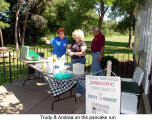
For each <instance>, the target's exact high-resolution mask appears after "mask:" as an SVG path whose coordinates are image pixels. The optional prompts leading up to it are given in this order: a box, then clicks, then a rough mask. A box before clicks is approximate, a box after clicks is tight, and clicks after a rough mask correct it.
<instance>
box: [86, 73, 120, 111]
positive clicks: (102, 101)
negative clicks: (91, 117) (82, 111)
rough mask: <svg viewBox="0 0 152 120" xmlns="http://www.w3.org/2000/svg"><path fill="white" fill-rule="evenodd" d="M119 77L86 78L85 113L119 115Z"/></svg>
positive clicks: (88, 76)
mask: <svg viewBox="0 0 152 120" xmlns="http://www.w3.org/2000/svg"><path fill="white" fill-rule="evenodd" d="M120 83H121V81H120V77H107V76H91V75H87V76H86V113H87V114H120V95H121V87H120Z"/></svg>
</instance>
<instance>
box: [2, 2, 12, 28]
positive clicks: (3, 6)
mask: <svg viewBox="0 0 152 120" xmlns="http://www.w3.org/2000/svg"><path fill="white" fill-rule="evenodd" d="M8 8H9V4H8V3H7V2H5V1H4V0H0V15H3V14H4V12H5V11H6V10H8ZM9 26H10V25H9V24H8V23H5V22H4V21H2V17H0V28H2V29H5V28H8V27H9Z"/></svg>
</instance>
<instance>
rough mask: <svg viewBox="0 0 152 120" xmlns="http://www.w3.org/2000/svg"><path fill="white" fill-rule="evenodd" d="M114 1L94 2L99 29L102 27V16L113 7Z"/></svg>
mask: <svg viewBox="0 0 152 120" xmlns="http://www.w3.org/2000/svg"><path fill="white" fill-rule="evenodd" d="M114 1H115V0H96V2H97V5H96V9H97V11H98V15H99V21H98V27H99V28H101V27H102V23H103V19H104V15H105V13H106V12H107V10H108V8H109V6H112V5H113V2H114Z"/></svg>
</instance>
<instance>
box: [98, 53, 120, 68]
mask: <svg viewBox="0 0 152 120" xmlns="http://www.w3.org/2000/svg"><path fill="white" fill-rule="evenodd" d="M108 60H111V62H112V70H113V69H114V67H115V66H118V65H119V61H118V60H117V59H116V58H114V57H112V56H104V57H103V58H102V60H101V63H100V66H101V68H102V69H105V68H106V67H107V62H108Z"/></svg>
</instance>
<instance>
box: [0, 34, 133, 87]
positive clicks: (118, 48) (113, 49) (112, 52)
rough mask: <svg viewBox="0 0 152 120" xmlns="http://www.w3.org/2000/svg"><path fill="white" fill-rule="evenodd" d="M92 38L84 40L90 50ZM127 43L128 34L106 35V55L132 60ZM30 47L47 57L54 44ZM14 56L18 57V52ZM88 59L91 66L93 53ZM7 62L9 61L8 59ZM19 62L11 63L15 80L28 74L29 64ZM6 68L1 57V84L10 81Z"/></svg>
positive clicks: (130, 50)
mask: <svg viewBox="0 0 152 120" xmlns="http://www.w3.org/2000/svg"><path fill="white" fill-rule="evenodd" d="M92 39H93V36H88V37H86V38H85V40H84V41H86V43H87V47H88V51H90V47H91V41H92ZM127 45H128V36H112V37H106V43H105V50H104V55H105V56H108V55H109V56H114V58H116V59H118V60H132V59H133V55H132V53H133V49H129V48H127ZM11 47H13V49H14V48H15V47H14V46H11ZM30 48H31V49H35V51H36V52H38V53H39V52H44V57H45V58H47V57H48V56H50V55H51V50H50V48H52V46H51V47H50V45H45V43H42V44H40V45H37V46H30ZM14 57H16V54H15V56H14ZM86 59H87V61H86V67H90V66H91V63H92V57H91V55H90V54H87V55H86ZM67 61H68V62H70V57H68V60H67ZM6 62H8V59H7V61H6ZM17 62H19V61H17V60H14V62H12V65H11V68H12V79H13V80H15V79H20V78H22V77H25V76H26V75H27V66H26V65H25V66H24V67H22V66H23V65H22V64H23V63H20V62H19V64H18V66H17ZM5 68H6V69H5V70H4V65H3V64H2V59H1V58H0V84H4V83H7V82H9V79H10V71H9V64H5ZM17 68H18V69H17ZM4 74H5V79H4ZM17 74H18V75H17Z"/></svg>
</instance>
